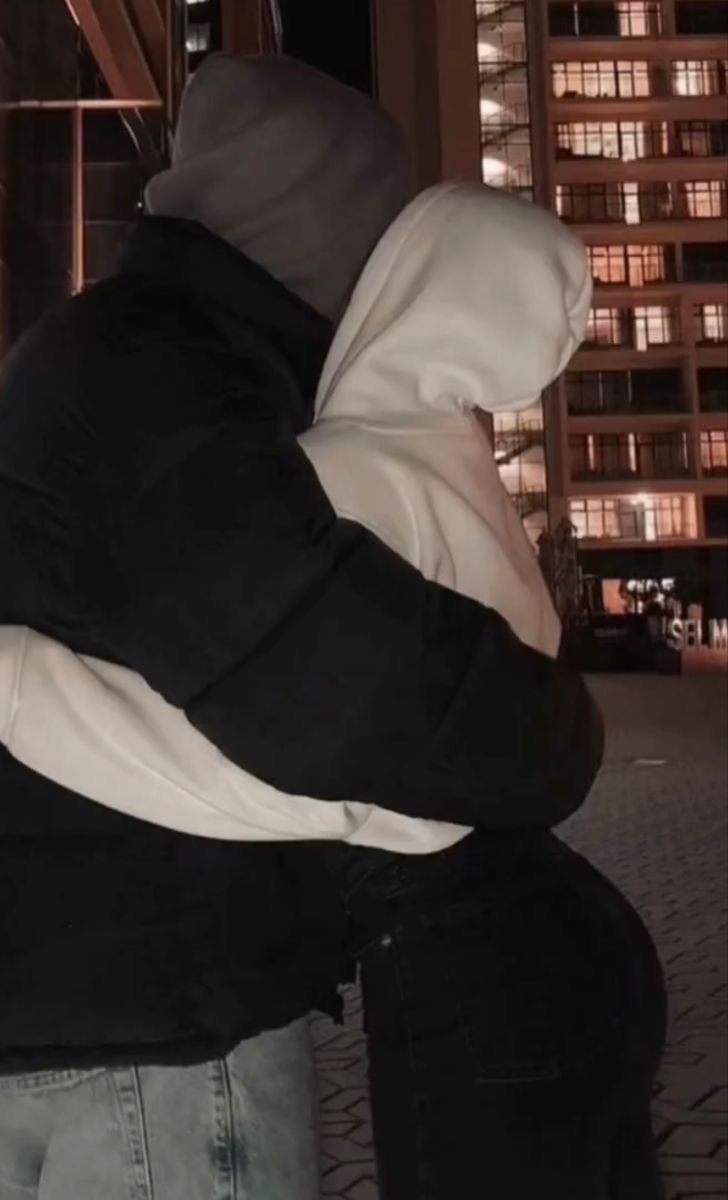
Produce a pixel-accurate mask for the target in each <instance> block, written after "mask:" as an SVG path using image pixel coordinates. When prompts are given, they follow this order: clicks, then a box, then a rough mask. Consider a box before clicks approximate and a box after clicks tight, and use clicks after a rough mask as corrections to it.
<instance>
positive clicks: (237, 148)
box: [146, 54, 411, 320]
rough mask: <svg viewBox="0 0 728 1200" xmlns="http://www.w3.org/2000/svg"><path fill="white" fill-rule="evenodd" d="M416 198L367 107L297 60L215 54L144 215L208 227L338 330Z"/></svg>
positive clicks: (389, 138)
mask: <svg viewBox="0 0 728 1200" xmlns="http://www.w3.org/2000/svg"><path fill="white" fill-rule="evenodd" d="M410 186H411V181H410V172H409V163H408V159H407V152H406V147H405V141H404V138H403V136H402V135H401V133H400V132H399V130H398V129H397V127H396V125H395V124H394V122H393V121H392V120H391V119H390V118H389V117H388V116H387V115H386V114H385V113H383V112H382V111H381V110H380V109H378V108H377V107H376V106H375V105H374V104H373V103H372V102H371V101H370V100H369V99H368V98H367V97H365V96H363V95H361V94H360V93H359V92H355V91H353V90H351V89H350V88H346V87H343V86H342V85H341V84H339V83H337V82H336V81H334V80H332V79H330V78H328V77H327V76H325V75H321V74H320V73H319V72H317V71H314V70H313V69H311V68H310V67H307V66H305V65H304V64H302V63H299V62H296V61H294V60H292V59H286V58H274V57H261V58H234V57H231V56H229V55H225V54H213V55H210V57H209V58H207V59H205V60H204V62H203V63H202V65H201V66H200V67H199V68H198V70H197V72H196V74H195V75H194V77H193V78H192V80H191V81H190V83H189V84H188V86H187V89H186V91H185V94H184V97H183V100H182V107H181V111H180V118H179V123H178V127H177V132H176V136H175V142H174V149H173V154H172V166H171V168H170V169H169V170H167V171H164V172H163V173H162V174H160V175H157V176H155V178H154V179H152V180H151V181H150V183H149V184H148V186H147V190H146V206H147V210H148V211H149V212H150V213H152V214H153V215H158V216H170V217H186V218H187V219H189V220H195V221H199V222H200V223H201V224H202V225H204V226H206V228H207V229H209V230H210V231H211V232H212V233H215V234H217V235H218V236H219V237H222V238H224V239H225V240H226V241H227V242H229V243H230V244H231V245H233V246H235V247H236V249H238V250H240V251H241V252H242V253H244V254H246V255H248V257H249V258H251V259H253V260H254V261H255V262H257V263H258V264H259V265H260V266H262V267H264V268H265V269H266V270H267V271H269V272H270V274H271V275H272V276H273V277H274V278H275V279H277V280H278V282H279V283H282V284H284V285H285V286H286V287H288V288H289V289H290V290H291V291H292V292H295V293H296V294H297V295H298V296H299V297H300V298H301V299H302V300H305V301H306V302H307V303H308V304H310V305H311V307H312V308H314V309H316V311H317V312H319V313H321V314H322V315H323V316H326V317H328V318H330V319H332V320H337V319H338V318H339V317H340V316H341V313H342V312H343V309H344V307H345V305H346V302H347V300H348V298H349V295H350V293H351V290H352V288H353V287H354V284H355V283H356V280H357V278H358V276H359V273H360V271H361V269H362V267H363V266H364V263H365V262H366V260H367V258H368V256H369V254H370V253H371V251H372V249H373V248H374V246H375V245H376V243H377V241H378V240H379V238H380V236H381V235H382V233H383V232H384V230H385V229H386V228H387V227H388V226H389V225H390V223H391V222H392V221H393V220H394V218H395V217H396V216H397V215H398V214H399V212H400V211H401V210H402V208H403V207H404V205H405V204H406V203H407V200H408V199H409V196H410Z"/></svg>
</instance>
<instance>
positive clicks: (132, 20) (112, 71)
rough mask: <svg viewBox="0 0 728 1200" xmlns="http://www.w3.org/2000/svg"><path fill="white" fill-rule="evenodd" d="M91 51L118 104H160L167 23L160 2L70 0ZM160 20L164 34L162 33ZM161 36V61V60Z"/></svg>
mask: <svg viewBox="0 0 728 1200" xmlns="http://www.w3.org/2000/svg"><path fill="white" fill-rule="evenodd" d="M67 3H68V7H69V8H70V10H71V12H72V14H73V16H74V18H75V20H76V22H77V23H78V25H79V27H80V29H81V32H82V33H83V35H84V37H85V39H86V42H87V43H88V46H89V49H90V50H91V53H92V54H93V56H94V58H95V60H96V63H97V65H98V67H99V70H100V71H101V73H102V75H103V76H104V79H105V80H106V83H107V85H108V87H109V91H110V92H111V95H112V96H113V97H114V98H115V99H117V100H127V99H129V98H131V97H134V98H136V97H138V98H139V99H145V100H146V99H148V100H161V98H162V94H163V87H164V85H163V81H162V78H160V77H159V76H158V75H157V73H156V71H155V63H156V64H157V69H160V70H161V72H162V75H163V72H164V66H163V61H164V21H163V18H162V14H161V12H160V9H159V7H158V4H157V0H67ZM160 22H161V31H160ZM160 36H161V39H162V40H161V46H162V51H161V53H162V60H161V62H159V60H158V58H157V55H158V54H159V46H160V40H159V39H160Z"/></svg>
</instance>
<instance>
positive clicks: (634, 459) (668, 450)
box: [569, 431, 690, 482]
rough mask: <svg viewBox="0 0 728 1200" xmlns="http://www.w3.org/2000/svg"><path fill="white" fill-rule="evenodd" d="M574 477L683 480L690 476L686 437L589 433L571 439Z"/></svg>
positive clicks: (575, 478) (676, 435)
mask: <svg viewBox="0 0 728 1200" xmlns="http://www.w3.org/2000/svg"><path fill="white" fill-rule="evenodd" d="M569 452H570V460H571V478H572V479H573V480H575V481H581V482H586V481H588V480H590V479H591V480H597V479H603V480H606V479H614V480H617V479H645V480H656V479H683V478H685V477H687V476H688V475H689V474H690V458H689V451H688V439H687V434H686V433H685V432H681V431H670V432H666V433H597V434H594V433H587V434H573V435H572V436H570V438H569Z"/></svg>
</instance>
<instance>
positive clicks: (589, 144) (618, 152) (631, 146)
mask: <svg viewBox="0 0 728 1200" xmlns="http://www.w3.org/2000/svg"><path fill="white" fill-rule="evenodd" d="M556 142H557V148H558V153H559V157H561V158H571V157H574V158H621V160H622V162H634V161H635V160H636V159H640V158H656V157H658V156H660V155H663V154H667V153H668V151H669V136H668V128H667V122H665V121H658V122H652V123H651V122H648V121H620V122H617V121H578V122H574V123H560V124H557V126H556Z"/></svg>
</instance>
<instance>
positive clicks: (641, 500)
mask: <svg viewBox="0 0 728 1200" xmlns="http://www.w3.org/2000/svg"><path fill="white" fill-rule="evenodd" d="M649 502H650V497H649V496H648V495H647V492H638V493H637V495H636V496H632V503H633V504H649Z"/></svg>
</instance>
